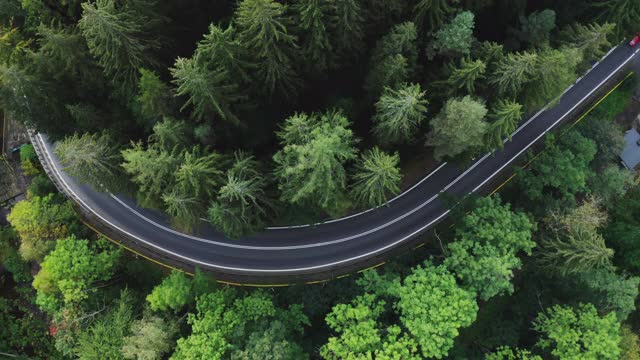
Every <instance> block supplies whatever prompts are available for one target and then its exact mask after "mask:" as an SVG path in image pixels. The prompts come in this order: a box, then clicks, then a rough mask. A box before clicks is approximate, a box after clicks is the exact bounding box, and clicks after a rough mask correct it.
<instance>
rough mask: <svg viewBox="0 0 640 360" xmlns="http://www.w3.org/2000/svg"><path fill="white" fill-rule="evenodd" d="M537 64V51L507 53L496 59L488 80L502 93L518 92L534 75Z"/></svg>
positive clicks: (511, 93)
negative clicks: (498, 59) (494, 67)
mask: <svg viewBox="0 0 640 360" xmlns="http://www.w3.org/2000/svg"><path fill="white" fill-rule="evenodd" d="M537 64H538V54H537V53H531V52H523V53H510V54H507V55H506V56H505V57H503V58H502V59H501V60H500V61H498V63H497V65H496V69H495V71H494V72H493V74H492V75H491V77H490V80H489V81H490V83H491V84H493V85H495V86H496V87H497V90H498V93H500V94H502V95H511V96H513V95H514V94H519V93H520V91H521V90H522V88H523V86H524V85H525V84H526V83H527V82H529V81H530V80H531V79H532V78H533V77H534V76H535V74H536V71H537V70H536V69H537V67H536V66H537Z"/></svg>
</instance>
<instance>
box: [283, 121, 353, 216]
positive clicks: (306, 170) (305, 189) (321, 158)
mask: <svg viewBox="0 0 640 360" xmlns="http://www.w3.org/2000/svg"><path fill="white" fill-rule="evenodd" d="M297 118H298V121H299V120H302V119H306V121H308V125H307V126H308V128H309V129H310V130H309V135H308V137H307V138H306V141H304V142H299V141H295V142H290V141H289V140H291V139H292V138H293V139H295V138H296V137H291V136H288V134H287V133H286V130H285V131H283V132H280V133H279V134H278V137H279V138H280V141H281V145H282V146H283V148H282V149H281V150H279V151H278V152H277V153H276V154H275V155H274V156H273V160H274V161H275V162H276V170H275V174H276V177H277V178H278V180H279V188H280V190H281V191H282V195H281V199H282V200H283V201H285V202H288V203H291V204H300V205H303V204H306V205H311V206H312V207H315V208H318V209H322V210H324V211H326V212H328V213H329V214H332V215H339V214H340V213H342V212H343V211H344V209H345V207H346V206H347V202H346V195H345V190H346V171H345V169H344V165H345V163H346V162H347V161H349V160H353V159H354V158H355V157H356V152H357V151H356V149H355V148H354V144H355V142H356V140H355V138H354V136H353V132H352V131H351V130H350V129H349V125H350V123H349V120H347V118H346V117H345V116H344V115H343V114H342V113H340V112H338V111H335V110H332V111H329V112H327V113H324V114H311V115H298V116H297ZM291 121H296V117H293V118H288V119H287V120H285V125H284V127H283V129H287V128H291V127H290V126H289V125H290V122H291ZM295 140H300V139H295Z"/></svg>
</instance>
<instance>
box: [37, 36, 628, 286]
mask: <svg viewBox="0 0 640 360" xmlns="http://www.w3.org/2000/svg"><path fill="white" fill-rule="evenodd" d="M638 51H640V48H639V49H638V50H636V49H632V48H629V47H628V46H626V45H625V44H623V45H621V46H619V47H616V48H614V49H612V50H611V51H610V52H609V53H608V54H607V55H606V56H605V57H604V58H603V59H602V60H601V61H600V62H599V63H597V64H596V65H595V66H594V67H593V68H592V69H591V70H590V71H589V72H588V73H587V74H586V75H585V76H584V77H583V78H582V79H580V80H579V81H578V82H576V84H574V85H573V86H571V87H570V88H569V89H567V91H566V92H565V93H564V95H563V96H562V98H561V100H560V102H559V103H557V105H555V106H554V107H552V108H550V109H548V110H543V111H540V112H539V113H537V114H535V115H534V116H532V117H531V118H529V119H528V120H527V121H526V122H524V123H523V124H522V125H521V126H520V127H519V128H518V130H516V131H515V132H514V134H513V136H512V141H509V142H506V143H505V147H504V149H503V150H502V151H499V152H497V153H495V154H487V155H485V156H484V157H482V158H479V159H477V160H476V162H475V163H473V164H472V165H471V166H470V167H468V168H466V169H459V168H458V167H457V166H455V165H454V164H446V163H445V164H443V165H442V166H440V167H439V168H438V169H437V170H435V171H433V172H432V173H431V174H429V175H428V176H426V177H425V178H424V179H423V180H421V181H420V182H419V183H418V184H416V185H415V186H414V187H412V188H411V189H409V190H407V191H406V192H404V193H403V194H401V195H400V196H398V197H396V198H395V199H393V200H392V201H391V202H390V203H389V204H388V206H384V207H381V208H377V209H374V210H370V211H366V212H364V213H361V214H357V215H354V216H350V217H347V218H344V219H341V220H337V221H331V222H327V223H323V224H316V225H312V226H297V227H290V228H287V227H284V228H269V229H267V230H265V231H264V232H262V233H260V234H257V235H255V236H251V237H247V238H243V239H239V240H229V239H227V238H225V237H224V236H223V235H221V234H219V233H217V232H216V231H215V230H214V229H212V228H210V227H205V228H204V229H203V230H202V231H201V232H200V233H199V234H198V235H197V236H194V235H187V234H183V233H180V232H178V231H175V230H173V229H171V227H170V225H169V222H168V221H167V218H166V217H165V216H163V215H162V214H160V213H158V212H155V211H151V210H148V209H142V208H140V207H138V206H137V205H136V204H135V201H133V200H132V199H129V198H126V197H123V196H114V195H111V194H104V193H99V192H96V191H93V190H92V189H90V188H89V187H87V186H85V185H82V184H80V183H79V182H78V181H76V180H74V179H73V178H71V177H70V176H68V175H67V174H65V173H64V172H63V171H61V170H60V169H61V165H60V164H59V162H58V160H57V159H56V157H55V155H54V152H53V147H52V145H51V144H50V143H49V142H48V141H47V139H46V137H45V136H43V135H41V134H32V141H33V143H34V145H35V146H36V149H37V150H38V153H39V154H38V155H39V156H40V160H41V161H42V162H43V164H44V165H45V168H46V169H47V170H48V173H49V176H50V177H51V178H52V179H53V180H54V181H55V182H56V183H57V185H58V186H59V187H60V188H61V190H62V191H63V192H64V193H65V194H66V195H67V196H69V198H71V199H72V200H73V201H75V202H76V203H77V204H78V205H79V207H80V208H81V209H82V211H81V213H82V212H84V213H88V214H89V216H86V214H85V219H86V220H87V221H89V222H90V223H92V222H100V223H101V224H102V225H103V226H106V227H108V228H109V230H110V232H109V234H110V237H112V238H116V240H120V241H121V240H125V239H126V240H127V241H129V242H131V241H133V242H137V243H138V244H139V245H141V246H142V247H143V248H144V249H146V254H145V255H147V256H150V257H154V258H159V257H162V258H167V257H168V258H171V259H174V260H176V261H177V262H179V263H181V264H182V267H183V268H185V269H193V267H199V268H204V269H208V270H211V271H213V272H215V273H218V274H220V275H221V278H223V279H241V280H237V281H250V282H253V283H268V282H274V281H276V282H291V281H296V282H298V281H302V280H305V281H306V280H317V279H319V278H321V277H325V278H326V277H334V276H337V275H340V274H342V273H345V272H347V271H350V270H353V269H357V268H362V267H364V266H368V265H371V262H372V261H375V260H378V259H380V258H382V257H384V255H386V254H387V253H388V252H389V251H390V250H391V249H393V248H396V247H399V246H401V245H403V244H407V243H408V242H409V241H410V240H411V239H414V238H416V237H417V236H418V235H420V234H423V233H425V232H426V231H428V230H429V229H431V228H432V227H433V226H434V225H436V224H437V223H438V222H439V221H441V220H442V219H444V218H445V217H446V216H447V215H448V213H449V211H450V210H448V209H447V208H446V207H445V205H444V204H443V201H442V200H441V197H440V196H439V193H441V192H447V193H450V194H453V195H456V196H464V195H466V194H469V193H473V192H477V191H479V190H480V189H482V188H483V186H485V185H486V184H487V183H489V182H490V181H491V180H492V179H494V178H495V177H496V176H498V175H499V174H501V173H503V171H504V170H506V169H509V167H510V165H512V164H513V162H514V161H516V159H518V158H519V157H520V156H521V155H523V154H524V153H525V152H526V150H527V149H529V148H530V147H531V146H532V145H533V144H534V143H536V142H537V141H538V140H540V139H541V138H542V137H543V136H544V135H545V134H546V133H547V132H548V131H550V130H552V129H553V128H554V127H556V126H557V125H558V124H560V123H562V122H564V121H566V120H568V119H571V118H574V117H575V115H576V113H577V112H578V111H579V110H583V108H584V106H585V105H587V104H588V103H590V102H592V101H593V100H594V98H595V97H596V96H597V95H600V94H601V93H602V91H603V90H606V89H608V88H609V87H610V86H611V84H612V83H614V80H617V79H618V77H617V76H616V75H619V74H620V73H621V72H622V71H624V70H625V69H626V66H627V65H628V64H629V63H630V62H631V61H632V60H634V58H635V57H636V55H637V53H638ZM374 259H375V260H374ZM378 261H379V260H378ZM319 274H323V275H321V276H320V275H319Z"/></svg>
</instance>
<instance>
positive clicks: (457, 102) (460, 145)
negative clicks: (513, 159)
mask: <svg viewBox="0 0 640 360" xmlns="http://www.w3.org/2000/svg"><path fill="white" fill-rule="evenodd" d="M485 115H487V108H486V107H485V105H484V104H483V103H481V102H479V101H477V100H474V99H473V98H471V96H465V97H463V98H454V99H450V100H449V101H447V102H446V103H445V105H444V108H443V109H442V110H441V111H440V113H439V114H438V115H437V116H436V117H435V118H434V119H433V120H432V121H431V128H432V129H431V132H430V133H429V135H427V143H426V145H428V146H434V147H435V153H434V156H435V158H436V159H437V160H438V161H440V160H442V158H443V157H445V156H456V155H459V154H461V153H463V152H465V151H468V150H471V149H474V148H477V147H479V146H481V145H482V144H483V138H484V134H485V132H486V131H487V123H486V122H485V121H484V117H485Z"/></svg>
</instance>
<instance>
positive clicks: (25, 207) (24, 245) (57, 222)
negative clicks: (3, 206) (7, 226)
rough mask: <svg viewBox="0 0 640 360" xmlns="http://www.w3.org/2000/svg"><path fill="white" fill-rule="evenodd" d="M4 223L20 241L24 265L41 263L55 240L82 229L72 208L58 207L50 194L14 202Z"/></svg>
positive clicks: (64, 204) (64, 205)
mask: <svg viewBox="0 0 640 360" xmlns="http://www.w3.org/2000/svg"><path fill="white" fill-rule="evenodd" d="M7 220H9V222H10V223H11V225H12V226H13V228H14V229H15V230H16V232H17V233H18V236H19V237H20V249H19V251H20V255H22V257H23V258H24V259H25V260H27V261H32V260H33V261H42V260H43V259H44V257H45V255H46V254H47V253H48V252H49V251H50V250H51V249H52V248H53V247H54V246H55V240H57V239H60V238H64V237H66V236H68V235H69V234H72V233H77V232H80V231H81V229H82V227H81V224H80V223H79V222H78V220H77V217H76V214H75V212H74V211H73V206H72V204H71V203H70V202H68V201H65V202H62V203H60V202H59V201H57V200H56V197H55V196H54V195H53V194H49V195H47V196H45V197H42V198H41V197H34V198H31V199H28V200H23V201H20V202H18V203H17V204H16V205H15V206H14V207H13V209H11V213H10V214H9V216H7Z"/></svg>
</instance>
